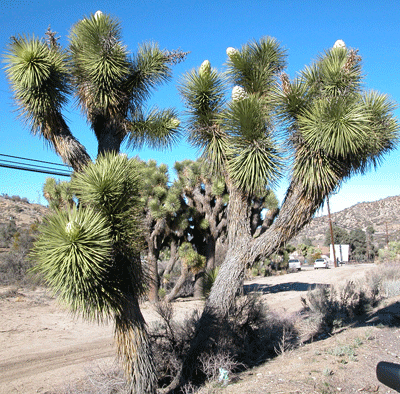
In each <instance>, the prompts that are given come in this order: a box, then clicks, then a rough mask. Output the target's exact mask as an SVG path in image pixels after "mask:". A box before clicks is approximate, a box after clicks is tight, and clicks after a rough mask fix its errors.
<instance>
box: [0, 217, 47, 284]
mask: <svg viewBox="0 0 400 394" xmlns="http://www.w3.org/2000/svg"><path fill="white" fill-rule="evenodd" d="M10 228H11V229H12V230H11V231H10V230H9V229H10ZM9 229H8V230H7V232H8V234H11V233H12V234H13V235H12V237H11V238H10V239H9V241H8V246H10V247H11V250H10V251H9V252H8V253H3V255H2V257H1V261H0V284H2V285H21V286H26V285H36V284H38V283H39V282H40V278H38V277H37V276H34V275H32V274H31V273H30V272H29V270H30V269H31V268H32V265H33V264H32V262H31V261H30V260H29V258H28V253H29V251H30V249H31V248H32V246H33V242H34V240H35V239H36V235H37V228H36V227H35V226H34V225H32V226H31V227H30V229H21V228H17V227H14V226H11V227H9Z"/></svg>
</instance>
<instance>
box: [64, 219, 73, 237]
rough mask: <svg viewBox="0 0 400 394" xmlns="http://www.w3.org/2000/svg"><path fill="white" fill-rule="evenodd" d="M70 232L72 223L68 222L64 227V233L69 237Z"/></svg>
mask: <svg viewBox="0 0 400 394" xmlns="http://www.w3.org/2000/svg"><path fill="white" fill-rule="evenodd" d="M71 231H72V223H71V222H68V223H67V225H66V226H65V232H66V233H67V234H68V235H69V234H71Z"/></svg>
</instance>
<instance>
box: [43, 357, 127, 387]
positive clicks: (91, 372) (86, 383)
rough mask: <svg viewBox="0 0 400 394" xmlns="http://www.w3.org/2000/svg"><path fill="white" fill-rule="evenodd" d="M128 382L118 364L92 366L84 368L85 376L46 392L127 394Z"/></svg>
mask: <svg viewBox="0 0 400 394" xmlns="http://www.w3.org/2000/svg"><path fill="white" fill-rule="evenodd" d="M131 392H132V391H131V390H130V387H129V384H128V383H127V381H126V379H125V377H124V373H123V371H122V369H121V368H119V367H118V365H116V364H113V365H101V364H98V365H96V366H92V367H90V368H89V369H87V370H86V376H85V377H84V378H83V379H80V380H79V381H76V382H71V383H68V384H66V385H65V386H64V387H62V388H60V389H58V390H56V391H51V392H48V393H49V394H129V393H131Z"/></svg>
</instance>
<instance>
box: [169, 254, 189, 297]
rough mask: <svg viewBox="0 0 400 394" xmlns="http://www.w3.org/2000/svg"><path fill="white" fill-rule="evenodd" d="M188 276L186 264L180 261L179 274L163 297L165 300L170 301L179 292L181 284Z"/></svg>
mask: <svg viewBox="0 0 400 394" xmlns="http://www.w3.org/2000/svg"><path fill="white" fill-rule="evenodd" d="M188 276H189V268H188V266H187V264H185V263H184V262H183V261H181V275H180V277H179V278H178V280H177V282H176V283H175V286H174V287H173V289H172V290H171V291H170V293H169V294H168V295H167V296H166V297H165V301H167V302H171V301H172V300H173V299H174V298H175V297H176V296H177V295H178V293H179V291H180V289H181V288H182V286H183V284H184V283H185V281H186V279H187V277H188Z"/></svg>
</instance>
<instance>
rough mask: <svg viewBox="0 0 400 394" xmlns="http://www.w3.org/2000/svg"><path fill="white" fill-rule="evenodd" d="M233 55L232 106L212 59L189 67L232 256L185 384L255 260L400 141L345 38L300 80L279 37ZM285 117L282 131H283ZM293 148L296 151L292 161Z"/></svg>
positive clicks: (190, 103) (194, 119) (387, 107)
mask: <svg viewBox="0 0 400 394" xmlns="http://www.w3.org/2000/svg"><path fill="white" fill-rule="evenodd" d="M227 54H228V61H227V73H226V77H227V78H228V81H229V82H230V83H231V84H232V85H234V88H233V90H232V101H230V102H229V103H227V104H225V100H224V87H225V82H224V81H225V79H224V77H223V76H222V75H221V74H219V73H218V72H217V70H215V69H212V68H211V66H210V63H209V62H208V61H205V62H203V64H202V65H201V67H200V68H199V69H198V70H193V71H191V72H189V73H187V74H186V75H185V77H184V79H183V81H182V83H181V87H180V92H181V94H182V97H183V99H184V101H185V104H186V107H187V109H188V115H189V117H188V122H187V131H188V134H189V138H190V139H191V141H192V142H193V144H194V145H196V146H197V147H199V148H201V149H202V150H203V156H204V158H205V159H206V160H208V162H209V166H210V168H211V169H212V170H213V171H215V172H217V173H219V174H221V175H223V176H224V177H225V179H226V184H227V186H228V190H229V208H228V216H227V220H228V226H227V229H228V252H227V255H226V258H225V261H224V262H223V264H222V266H221V267H220V270H219V273H218V276H217V278H216V280H215V283H214V286H213V287H212V289H211V292H210V296H209V298H208V299H207V302H206V306H205V309H204V312H203V315H202V317H201V320H200V323H199V325H198V331H197V335H196V336H195V338H194V340H193V342H192V347H191V351H190V352H189V354H188V356H187V359H186V362H185V364H184V369H183V372H184V373H183V380H185V379H186V378H188V377H189V376H192V377H193V374H195V373H196V371H197V370H198V369H197V368H196V359H197V358H198V355H199V354H200V353H201V352H203V351H206V350H207V346H211V342H208V339H209V338H210V336H211V335H212V333H213V331H214V330H216V331H217V330H218V327H219V326H220V320H221V319H223V318H224V317H225V316H226V315H227V314H228V312H229V309H230V308H231V307H232V305H233V302H234V299H235V294H236V291H237V289H238V287H239V286H240V283H241V282H242V279H243V276H244V271H245V268H246V266H247V265H248V264H251V263H252V262H254V261H255V260H256V259H258V258H259V257H261V256H264V257H267V256H269V255H270V254H272V253H273V252H274V251H276V250H277V249H278V248H279V247H280V246H282V245H283V244H284V243H285V242H286V241H288V240H289V239H290V238H291V237H292V236H293V235H295V234H296V233H297V232H298V231H299V230H300V229H301V228H302V227H303V226H304V225H305V224H306V223H307V222H308V221H309V220H310V219H311V218H312V216H313V215H314V213H315V212H316V210H317V209H318V208H320V207H321V205H322V204H323V203H324V200H325V198H326V197H327V196H328V195H329V194H330V193H331V192H332V191H334V190H335V189H337V188H339V187H340V185H341V183H342V182H343V181H344V180H346V179H347V178H349V177H350V176H352V175H353V174H357V173H364V172H365V171H367V170H368V169H369V168H370V167H375V166H377V165H378V164H379V161H380V159H381V158H382V156H383V155H384V154H385V153H386V152H387V151H389V150H390V149H392V148H393V147H394V145H395V142H396V141H397V138H398V123H397V121H396V119H395V118H394V116H393V109H394V104H393V102H391V101H390V100H389V99H388V98H387V97H386V96H385V95H382V94H379V93H377V92H365V91H364V90H363V86H362V73H361V58H360V56H359V55H358V53H357V51H355V50H351V49H348V48H346V47H345V45H344V43H343V42H342V41H340V42H338V43H337V44H336V45H335V47H334V48H332V49H330V50H328V51H326V52H325V53H323V54H322V55H320V56H319V58H318V60H317V61H316V62H315V63H313V64H312V65H311V66H309V67H306V69H305V70H303V71H302V72H301V74H300V76H299V77H297V78H296V79H294V80H293V81H290V80H289V77H288V76H287V75H286V74H284V73H283V69H284V66H285V52H284V50H283V49H282V48H281V46H280V45H279V43H278V42H277V41H276V40H275V39H272V38H262V39H261V40H259V41H253V42H251V43H249V44H246V45H244V46H243V47H242V48H241V49H240V50H237V49H234V48H228V50H227ZM276 115H277V116H276ZM277 121H278V122H280V127H279V128H275V127H274V126H275V124H276V122H277ZM278 131H279V133H278ZM278 137H279V138H278ZM283 137H285V139H286V142H283ZM285 150H287V151H288V152H289V153H290V156H289V157H288V158H287V159H286V161H283V153H284V152H285ZM284 164H286V165H288V166H289V170H290V171H289V174H290V185H289V188H288V190H287V193H286V196H285V200H284V202H283V204H282V206H281V208H280V211H279V215H278V216H277V217H276V218H275V220H274V222H273V223H272V224H271V226H270V227H269V228H265V229H264V231H263V232H262V234H260V235H259V236H258V237H253V234H252V231H251V221H250V209H249V206H250V201H251V196H253V195H257V194H259V193H263V192H264V190H266V189H267V188H269V187H273V186H274V184H275V182H276V181H277V179H278V178H279V176H280V174H281V173H282V172H283V170H284ZM176 381H177V380H175V382H174V384H175V383H176Z"/></svg>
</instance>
